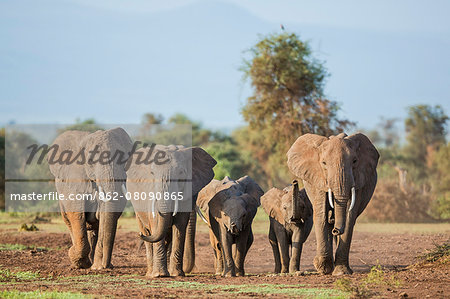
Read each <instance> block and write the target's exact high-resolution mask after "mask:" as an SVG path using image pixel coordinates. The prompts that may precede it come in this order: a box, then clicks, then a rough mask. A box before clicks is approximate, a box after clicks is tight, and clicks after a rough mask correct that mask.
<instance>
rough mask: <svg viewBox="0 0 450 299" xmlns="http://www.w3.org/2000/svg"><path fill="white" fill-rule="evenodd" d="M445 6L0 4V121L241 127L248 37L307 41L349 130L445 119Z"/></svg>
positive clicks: (448, 99) (17, 0)
mask: <svg viewBox="0 0 450 299" xmlns="http://www.w3.org/2000/svg"><path fill="white" fill-rule="evenodd" d="M449 11H450V2H449V1H417V0H407V1H406V0H402V1H314V2H313V1H261V0H253V1H238V0H232V1H148V0H139V1H122V0H121V1H119V0H102V1H92V0H42V1H37V0H28V1H23V0H2V1H0V100H1V107H2V109H1V110H0V124H2V125H4V124H6V123H9V122H16V123H71V122H73V121H74V120H75V119H76V118H81V119H85V118H90V117H93V118H95V119H96V120H97V121H98V122H100V123H139V122H140V121H141V117H142V115H143V114H144V113H146V112H154V113H161V114H163V115H164V116H165V117H169V116H170V115H173V114H174V113H176V112H181V113H185V114H187V115H188V116H189V117H191V118H193V119H194V120H198V121H201V122H203V124H204V125H205V126H208V127H214V128H225V129H230V128H233V127H236V126H238V125H240V124H242V123H243V122H242V118H241V115H240V109H241V108H242V106H243V104H245V101H246V97H247V96H248V95H249V94H250V93H251V89H250V88H249V86H248V84H243V83H242V80H241V75H242V74H241V73H240V72H239V70H238V68H239V66H240V65H241V63H242V59H243V57H244V55H245V53H244V52H243V51H244V50H246V49H248V48H250V47H251V46H252V45H253V44H254V43H255V42H256V41H257V39H258V34H268V33H273V32H279V31H280V29H279V28H280V25H279V24H280V23H283V24H284V26H285V27H286V29H287V30H288V31H292V32H295V33H298V34H299V35H300V36H301V38H304V39H306V40H309V41H310V44H311V47H312V49H313V50H314V51H315V56H316V57H317V58H319V59H320V60H322V61H323V62H324V64H325V67H326V68H327V69H328V71H329V72H330V77H329V78H328V80H327V85H326V93H327V96H328V97H329V98H331V99H333V100H336V101H338V102H339V103H340V104H341V107H342V111H341V115H342V116H344V117H346V118H349V119H351V120H354V121H356V122H357V123H358V127H364V128H370V127H374V126H375V125H376V124H377V122H378V120H379V117H380V116H384V117H398V118H404V117H405V115H406V107H407V106H410V105H415V104H419V103H428V104H440V105H442V106H443V107H444V109H445V110H446V112H447V114H449V113H450V96H449V95H450V57H449V53H450V20H449V18H448V12H449Z"/></svg>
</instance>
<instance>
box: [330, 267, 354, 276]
mask: <svg viewBox="0 0 450 299" xmlns="http://www.w3.org/2000/svg"><path fill="white" fill-rule="evenodd" d="M351 274H353V270H352V269H350V267H349V266H347V265H336V266H335V267H334V271H333V275H334V276H340V275H351Z"/></svg>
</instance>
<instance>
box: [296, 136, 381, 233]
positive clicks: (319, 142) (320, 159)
mask: <svg viewBox="0 0 450 299" xmlns="http://www.w3.org/2000/svg"><path fill="white" fill-rule="evenodd" d="M287 158H288V167H289V169H290V171H291V172H292V173H293V174H294V175H295V176H297V177H298V178H300V179H302V180H303V181H305V182H308V183H309V184H311V185H312V186H314V187H315V188H316V189H318V190H320V191H323V192H327V193H328V202H329V205H330V206H331V208H335V223H334V229H333V230H332V233H333V235H341V234H343V232H344V228H345V223H346V220H347V217H348V214H347V208H348V211H351V210H352V209H353V207H354V205H355V200H356V195H355V194H356V192H357V191H358V190H359V189H361V188H362V187H363V186H364V185H365V184H366V182H368V180H372V179H373V176H374V175H375V176H376V166H377V163H378V158H379V154H378V151H377V150H376V149H375V147H374V146H373V145H372V143H371V142H370V140H369V139H368V138H367V137H366V136H365V135H363V134H360V133H358V134H354V135H352V136H348V137H347V135H346V134H344V133H342V134H339V135H337V136H331V137H329V138H326V137H323V136H319V135H315V134H305V135H303V136H301V137H299V138H298V139H297V140H296V141H295V142H294V144H293V145H292V147H291V148H290V149H289V151H288V152H287Z"/></svg>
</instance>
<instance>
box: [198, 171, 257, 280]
mask: <svg viewBox="0 0 450 299" xmlns="http://www.w3.org/2000/svg"><path fill="white" fill-rule="evenodd" d="M263 194H264V191H263V190H262V189H261V188H260V187H259V186H258V184H257V183H256V182H255V181H254V180H253V179H252V178H250V177H249V176H244V177H242V178H240V179H239V180H237V181H234V180H232V179H230V178H229V177H225V178H224V179H223V180H221V181H219V180H213V181H211V183H209V184H208V186H206V187H205V188H203V190H202V191H200V193H199V194H198V200H197V203H198V206H199V207H200V209H202V210H203V211H205V212H206V217H202V216H201V217H202V219H204V221H205V222H206V223H207V224H208V225H209V227H210V231H209V236H210V241H211V246H212V248H213V250H214V256H215V259H214V265H215V271H216V275H222V276H227V277H229V276H236V274H237V275H238V276H244V275H245V271H244V261H245V256H246V255H247V252H248V250H249V248H250V246H251V245H252V243H253V232H252V226H251V225H252V221H253V218H254V217H255V215H256V211H257V209H258V207H259V206H260V197H261V196H262V195H263ZM233 244H235V248H234V252H232V245H233Z"/></svg>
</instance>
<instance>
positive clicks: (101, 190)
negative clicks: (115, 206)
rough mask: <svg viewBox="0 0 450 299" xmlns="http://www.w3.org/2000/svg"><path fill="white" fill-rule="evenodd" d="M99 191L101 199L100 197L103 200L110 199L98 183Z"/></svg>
mask: <svg viewBox="0 0 450 299" xmlns="http://www.w3.org/2000/svg"><path fill="white" fill-rule="evenodd" d="M98 193H99V194H98V196H99V199H100V200H101V201H109V199H108V198H106V197H105V193H103V189H102V186H100V185H98ZM100 197H102V198H100Z"/></svg>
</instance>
